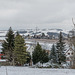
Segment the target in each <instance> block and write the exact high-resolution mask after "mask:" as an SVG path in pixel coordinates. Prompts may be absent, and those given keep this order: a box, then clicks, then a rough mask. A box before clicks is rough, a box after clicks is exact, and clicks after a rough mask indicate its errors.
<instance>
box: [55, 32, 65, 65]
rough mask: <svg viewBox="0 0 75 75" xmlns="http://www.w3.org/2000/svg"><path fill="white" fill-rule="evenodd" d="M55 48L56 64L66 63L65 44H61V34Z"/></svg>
mask: <svg viewBox="0 0 75 75" xmlns="http://www.w3.org/2000/svg"><path fill="white" fill-rule="evenodd" d="M56 48H57V60H58V63H59V64H61V63H62V62H65V61H66V56H65V54H64V48H65V42H63V36H62V32H60V35H59V41H58V42H57V45H56Z"/></svg>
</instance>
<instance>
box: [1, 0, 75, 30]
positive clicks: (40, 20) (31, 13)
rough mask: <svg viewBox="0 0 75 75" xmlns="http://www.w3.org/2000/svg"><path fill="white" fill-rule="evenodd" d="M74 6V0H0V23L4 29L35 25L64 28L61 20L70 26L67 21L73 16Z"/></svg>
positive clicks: (74, 12)
mask: <svg viewBox="0 0 75 75" xmlns="http://www.w3.org/2000/svg"><path fill="white" fill-rule="evenodd" d="M74 7H75V1H74V0H0V25H1V27H2V28H3V27H5V29H7V28H8V27H9V26H12V27H13V28H14V29H16V27H15V26H17V27H18V28H17V29H19V28H33V27H35V26H36V25H37V26H40V27H41V28H42V27H44V28H45V27H48V26H49V27H58V28H59V27H61V28H64V27H63V26H62V24H63V22H64V23H66V22H65V21H66V20H67V21H68V25H69V26H71V25H70V24H69V21H70V20H71V18H72V17H74V18H75V10H74ZM54 24H55V25H54ZM58 24H60V25H58ZM28 25H29V26H28ZM66 29H68V28H66Z"/></svg>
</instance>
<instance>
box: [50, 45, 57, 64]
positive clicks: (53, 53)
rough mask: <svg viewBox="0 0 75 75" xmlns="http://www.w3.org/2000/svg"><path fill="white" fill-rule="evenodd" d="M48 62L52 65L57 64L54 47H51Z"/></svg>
mask: <svg viewBox="0 0 75 75" xmlns="http://www.w3.org/2000/svg"><path fill="white" fill-rule="evenodd" d="M50 60H51V61H52V63H57V53H56V49H55V45H54V44H53V45H52V49H51V53H50Z"/></svg>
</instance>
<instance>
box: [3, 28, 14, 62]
mask: <svg viewBox="0 0 75 75" xmlns="http://www.w3.org/2000/svg"><path fill="white" fill-rule="evenodd" d="M2 47H3V48H2V50H3V53H4V54H5V56H6V57H7V59H8V60H9V61H10V62H12V60H13V50H14V33H13V30H12V28H11V27H10V28H9V30H8V32H7V34H6V40H5V41H4V43H3V44H2Z"/></svg>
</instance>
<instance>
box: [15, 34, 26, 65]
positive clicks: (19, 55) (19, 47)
mask: <svg viewBox="0 0 75 75" xmlns="http://www.w3.org/2000/svg"><path fill="white" fill-rule="evenodd" d="M14 43H15V44H14V45H15V47H14V61H15V63H16V64H17V63H18V64H21V65H24V63H25V62H26V59H27V53H26V46H25V41H24V38H23V37H22V36H21V35H19V34H18V35H16V37H15V41H14Z"/></svg>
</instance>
